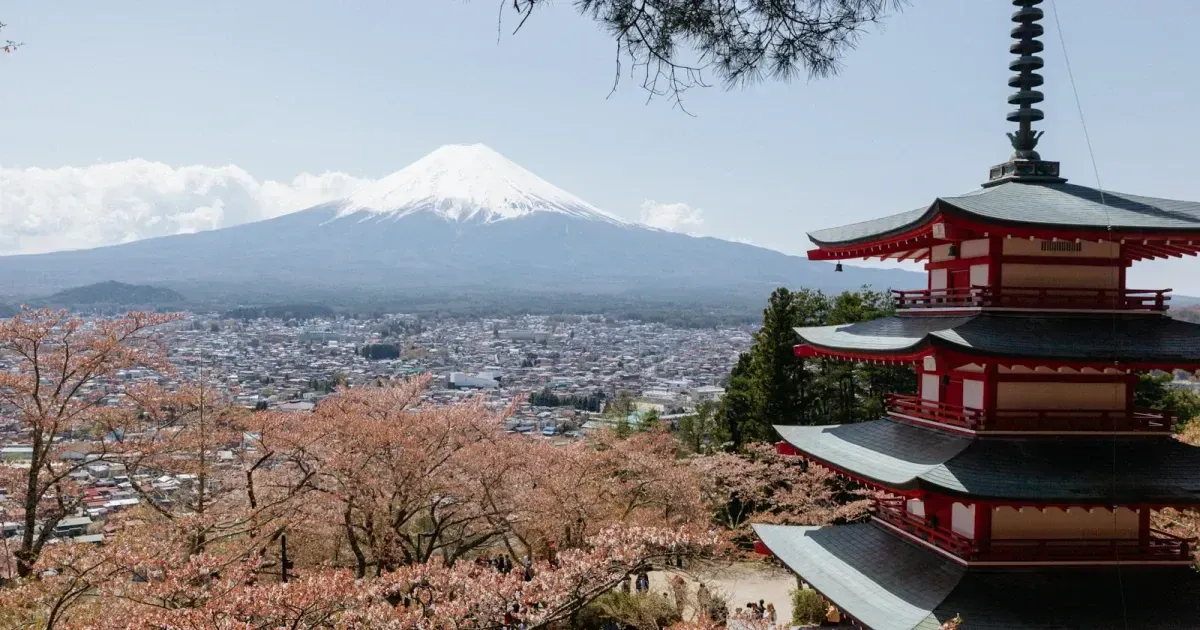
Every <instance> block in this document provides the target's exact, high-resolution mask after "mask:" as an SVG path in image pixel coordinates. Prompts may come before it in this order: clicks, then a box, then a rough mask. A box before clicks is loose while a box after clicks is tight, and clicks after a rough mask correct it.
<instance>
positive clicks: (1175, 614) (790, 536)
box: [754, 523, 1200, 630]
mask: <svg viewBox="0 0 1200 630" xmlns="http://www.w3.org/2000/svg"><path fill="white" fill-rule="evenodd" d="M754 531H755V533H756V534H757V535H758V537H759V540H761V541H762V542H763V544H765V545H766V546H767V547H768V548H769V549H770V550H771V552H772V553H773V554H775V556H776V557H777V558H779V559H780V560H781V561H783V563H784V564H786V565H787V566H788V568H790V569H791V570H792V571H795V572H796V573H797V574H798V575H799V576H800V577H801V578H802V579H804V581H806V582H808V583H809V584H812V585H813V587H814V588H815V589H817V590H818V591H820V592H821V593H822V594H824V595H825V596H826V597H828V598H829V599H830V600H832V601H833V602H834V603H835V604H837V606H838V607H839V608H841V609H842V610H845V611H846V612H847V613H849V614H850V615H852V616H854V617H855V618H856V619H858V620H860V621H861V622H863V624H865V625H866V626H867V627H868V628H871V629H872V630H937V628H938V627H939V626H940V625H941V624H942V623H944V622H946V621H947V620H949V619H952V618H954V617H955V616H956V615H961V616H962V619H963V627H964V628H970V629H971V630H1034V629H1037V630H1049V629H1060V630H1065V629H1067V628H1089V629H1096V630H1115V629H1117V628H1124V629H1127V630H1176V629H1183V628H1195V627H1196V626H1197V622H1196V620H1197V619H1200V574H1198V573H1197V572H1196V571H1194V570H1192V569H1190V568H1187V567H1120V568H1116V567H1084V568H1078V567H1076V568H1049V567H1036V568H1028V569H1003V570H995V569H993V570H986V569H981V568H971V569H968V568H966V567H963V566H962V565H960V564H958V563H955V562H953V561H951V560H949V559H948V558H946V557H944V556H942V555H939V554H937V553H935V552H933V551H930V550H928V549H925V548H923V547H919V546H917V545H914V544H912V543H909V542H907V541H905V540H903V539H901V538H899V537H898V536H895V535H893V534H891V533H890V532H887V531H884V530H883V529H882V528H880V527H878V526H875V525H873V524H871V523H862V524H857V525H834V526H828V527H788V526H781V525H755V526H754Z"/></svg>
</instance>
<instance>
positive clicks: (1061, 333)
mask: <svg viewBox="0 0 1200 630" xmlns="http://www.w3.org/2000/svg"><path fill="white" fill-rule="evenodd" d="M796 334H797V335H799V336H800V339H801V340H802V342H803V343H805V344H809V345H811V346H816V347H818V348H821V349H825V350H829V351H832V352H833V353H836V352H838V351H843V352H850V353H871V354H879V355H908V354H912V353H916V352H920V351H923V350H926V349H928V348H930V347H931V346H940V347H947V348H951V349H956V350H960V351H966V352H967V353H969V354H971V355H991V356H1010V357H1028V358H1035V359H1047V360H1051V359H1053V360H1065V361H1072V360H1076V361H1093V362H1120V363H1137V364H1150V363H1168V364H1174V365H1178V366H1179V367H1185V366H1188V365H1192V364H1200V324H1191V323H1188V322H1183V321H1179V320H1175V319H1171V318H1168V317H1162V316H1158V315H1128V316H1112V315H1104V316H1084V315H1079V316H1075V315H1060V316H1051V317H1047V316H1033V315H1017V314H996V313H984V314H977V315H967V316H957V317H951V316H926V317H885V318H880V319H874V320H870V321H866V322H859V323H855V324H841V325H836V326H814V327H807V328H797V329H796ZM1047 341H1052V343H1047Z"/></svg>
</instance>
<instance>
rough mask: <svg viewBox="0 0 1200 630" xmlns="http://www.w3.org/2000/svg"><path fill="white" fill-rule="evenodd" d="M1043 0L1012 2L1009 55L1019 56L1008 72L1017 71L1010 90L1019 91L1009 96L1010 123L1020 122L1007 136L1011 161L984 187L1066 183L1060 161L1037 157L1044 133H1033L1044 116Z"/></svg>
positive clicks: (994, 171) (993, 172) (994, 170)
mask: <svg viewBox="0 0 1200 630" xmlns="http://www.w3.org/2000/svg"><path fill="white" fill-rule="evenodd" d="M1041 3H1042V0H1013V6H1016V7H1017V11H1016V12H1015V13H1013V15H1012V21H1013V22H1016V23H1017V26H1016V27H1014V28H1013V30H1012V37H1013V39H1015V40H1017V41H1016V43H1014V44H1013V45H1012V46H1010V47H1009V52H1011V53H1013V54H1014V55H1017V58H1016V59H1014V60H1013V61H1012V62H1011V63H1009V64H1008V69H1009V70H1012V71H1014V72H1016V73H1017V74H1015V75H1013V76H1012V77H1010V78H1009V79H1008V85H1009V87H1013V88H1016V89H1017V91H1016V92H1013V93H1012V95H1010V96H1009V97H1008V102H1009V104H1010V105H1016V106H1017V109H1014V110H1013V111H1011V112H1009V113H1008V120H1009V122H1015V123H1017V131H1016V133H1012V132H1010V133H1009V134H1008V139H1009V141H1011V142H1012V147H1013V154H1012V157H1010V158H1009V161H1008V162H1005V163H1004V164H999V165H996V166H993V167H992V169H991V172H990V173H989V177H988V182H987V183H985V184H984V186H995V185H996V184H1001V183H1004V182H1013V181H1022V182H1042V183H1061V182H1065V181H1067V180H1065V179H1063V178H1062V177H1059V174H1058V162H1048V161H1045V160H1042V156H1040V155H1038V152H1037V150H1036V149H1037V143H1038V139H1039V138H1041V137H1042V133H1043V132H1041V131H1034V130H1033V123H1034V122H1035V121H1039V120H1042V119H1043V118H1044V117H1045V116H1044V114H1042V110H1040V109H1037V108H1035V107H1034V105H1035V104H1037V103H1040V102H1042V100H1044V98H1045V97H1044V95H1043V94H1042V93H1041V92H1040V91H1039V90H1037V89H1035V88H1038V87H1041V85H1042V82H1043V79H1042V75H1040V74H1038V73H1037V71H1038V70H1041V69H1042V66H1043V65H1044V62H1043V61H1042V58H1041V57H1039V56H1038V55H1037V53H1040V52H1042V50H1043V47H1042V42H1041V41H1040V40H1039V39H1038V38H1039V37H1041V36H1042V34H1043V33H1044V32H1045V30H1044V29H1043V28H1042V25H1041V24H1038V22H1040V21H1041V19H1042V18H1043V17H1045V14H1044V13H1042V10H1041V9H1039V8H1038V7H1037V5H1039V4H1041Z"/></svg>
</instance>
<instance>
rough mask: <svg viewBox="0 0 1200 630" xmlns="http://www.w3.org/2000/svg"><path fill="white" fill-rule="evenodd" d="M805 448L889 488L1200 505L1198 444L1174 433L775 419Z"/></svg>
mask: <svg viewBox="0 0 1200 630" xmlns="http://www.w3.org/2000/svg"><path fill="white" fill-rule="evenodd" d="M775 430H776V431H777V432H778V433H779V435H780V436H781V437H782V438H783V439H784V440H785V441H787V442H788V443H789V444H791V445H792V446H793V447H795V448H796V450H798V451H800V452H801V453H802V454H803V455H805V456H808V457H811V458H813V459H815V460H817V461H818V462H820V463H822V464H823V465H826V466H829V467H832V468H834V469H837V470H839V471H841V472H844V473H847V474H850V475H852V476H854V477H857V478H860V479H863V480H865V481H867V482H870V483H874V484H877V485H879V486H882V487H885V488H889V489H892V490H898V491H905V490H924V491H929V492H936V493H939V494H945V495H949V496H959V497H969V498H972V499H975V500H992V501H1005V502H1014V503H1017V502H1031V503H1036V504H1064V505H1118V504H1124V505H1138V504H1150V505H1200V475H1197V474H1196V471H1197V470H1200V447H1194V446H1189V445H1187V444H1183V443H1182V442H1179V441H1177V440H1174V439H1171V438H1169V437H1165V436H1163V437H1074V438H1070V439H1041V438H988V439H971V438H967V437H962V436H959V435H954V434H950V433H946V432H943V431H937V430H934V429H927V428H924V427H919V426H915V425H911V424H907V423H904V422H899V421H896V420H890V419H884V420H875V421H871V422H861V423H857V424H843V425H829V426H815V427H810V426H779V425H776V426H775Z"/></svg>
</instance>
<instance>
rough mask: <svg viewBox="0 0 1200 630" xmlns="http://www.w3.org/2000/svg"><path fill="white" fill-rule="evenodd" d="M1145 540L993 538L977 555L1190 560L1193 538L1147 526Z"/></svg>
mask: <svg viewBox="0 0 1200 630" xmlns="http://www.w3.org/2000/svg"><path fill="white" fill-rule="evenodd" d="M1150 531H1151V534H1150V537H1149V539H1148V540H1147V541H1146V542H1142V541H1139V540H1138V539H1136V538H1122V539H1095V538H1074V539H1068V538H1055V539H1030V540H1013V539H1000V540H996V539H993V540H992V541H991V543H990V545H989V549H988V550H987V551H986V552H983V553H977V554H976V559H978V560H987V561H993V562H1042V561H1045V562H1054V561H1058V560H1062V561H1070V560H1087V561H1097V560H1190V559H1191V553H1190V550H1191V545H1192V544H1193V543H1194V542H1195V539H1188V538H1180V537H1178V536H1172V535H1170V534H1168V533H1166V532H1161V531H1159V530H1156V529H1154V530H1150Z"/></svg>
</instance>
